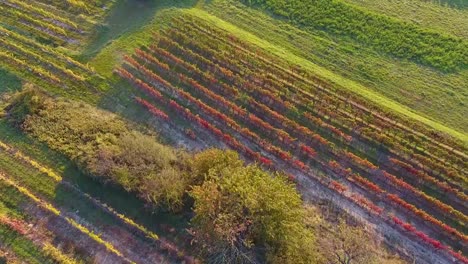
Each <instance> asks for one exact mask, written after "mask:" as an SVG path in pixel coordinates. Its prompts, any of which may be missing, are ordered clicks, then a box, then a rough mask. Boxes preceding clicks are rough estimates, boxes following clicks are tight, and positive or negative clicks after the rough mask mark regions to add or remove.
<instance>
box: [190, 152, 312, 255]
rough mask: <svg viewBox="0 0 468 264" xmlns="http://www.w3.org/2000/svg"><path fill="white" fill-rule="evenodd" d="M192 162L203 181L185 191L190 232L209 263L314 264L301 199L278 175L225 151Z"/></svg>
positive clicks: (310, 233) (291, 186) (293, 188)
mask: <svg viewBox="0 0 468 264" xmlns="http://www.w3.org/2000/svg"><path fill="white" fill-rule="evenodd" d="M214 154H216V155H214ZM213 156H216V157H217V158H216V159H213V158H212V157H213ZM196 160H197V161H198V163H197V165H198V166H200V167H197V166H195V167H194V168H195V170H197V171H200V172H205V181H204V182H203V184H201V185H199V186H196V187H194V188H193V190H192V191H191V192H190V195H191V196H192V197H193V199H194V212H195V217H194V218H193V220H192V223H193V226H194V229H193V231H194V234H195V237H196V239H197V241H198V242H200V243H202V244H203V245H204V246H205V250H206V253H208V255H209V256H210V260H211V262H212V263H253V262H255V261H256V259H257V257H258V256H259V255H263V256H262V257H263V258H266V259H267V260H268V261H269V262H272V263H313V262H315V261H314V258H315V251H314V250H315V246H314V245H315V239H314V236H313V234H312V232H311V231H310V230H309V229H307V228H306V226H305V224H304V220H305V212H304V209H303V205H302V200H301V198H300V196H299V194H298V193H297V191H296V189H295V187H294V186H293V185H291V184H290V183H289V182H288V181H287V179H286V178H285V177H284V176H281V175H277V174H275V175H270V174H268V173H267V172H265V171H263V170H262V169H260V168H259V167H257V166H254V165H251V166H243V165H242V162H240V160H239V158H238V157H237V154H235V153H233V152H230V151H228V152H222V151H215V152H212V153H211V155H206V153H205V154H203V156H201V157H196ZM226 162H227V163H226ZM207 164H211V165H212V166H206V165H207ZM220 164H222V165H221V166H220ZM253 246H255V248H256V249H263V250H257V251H254V250H252V249H253Z"/></svg>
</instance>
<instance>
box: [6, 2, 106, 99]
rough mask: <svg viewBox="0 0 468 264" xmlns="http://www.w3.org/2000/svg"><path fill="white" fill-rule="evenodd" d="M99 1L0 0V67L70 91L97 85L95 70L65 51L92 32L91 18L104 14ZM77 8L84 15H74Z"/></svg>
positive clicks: (86, 90)
mask: <svg viewBox="0 0 468 264" xmlns="http://www.w3.org/2000/svg"><path fill="white" fill-rule="evenodd" d="M100 2H101V1H89V2H88V3H86V4H85V3H84V2H81V1H71V3H72V4H71V6H69V5H68V4H66V5H64V4H63V2H62V1H32V0H31V1H16V0H11V1H10V0H5V1H1V2H0V21H1V22H0V42H1V45H2V47H4V49H2V50H1V51H0V58H1V66H3V67H5V68H6V69H8V70H10V71H11V72H13V73H16V74H18V76H21V77H22V78H24V79H26V80H28V81H31V82H33V83H36V84H38V85H41V86H44V87H50V88H51V90H55V91H61V92H62V93H63V92H68V93H72V94H73V93H74V95H75V96H81V97H85V96H88V95H89V94H90V93H91V92H96V91H97V90H99V89H102V88H103V85H104V84H103V82H102V79H101V78H100V77H99V76H98V75H97V74H96V73H95V72H94V70H93V69H92V68H91V67H89V66H87V65H85V64H82V63H80V62H78V61H76V60H74V59H73V58H72V57H71V56H70V54H71V53H72V51H73V50H74V49H78V48H79V46H78V44H81V43H82V42H84V41H86V40H87V39H88V38H90V37H91V36H92V34H93V32H92V30H93V28H94V27H95V26H96V24H97V22H96V21H95V18H96V17H97V18H99V17H100V16H102V15H103V10H102V8H101V7H100V5H103V3H100ZM107 2H109V3H111V1H107ZM109 3H108V4H109ZM82 12H84V14H85V15H80V16H77V14H81V13H82ZM59 47H60V49H59Z"/></svg>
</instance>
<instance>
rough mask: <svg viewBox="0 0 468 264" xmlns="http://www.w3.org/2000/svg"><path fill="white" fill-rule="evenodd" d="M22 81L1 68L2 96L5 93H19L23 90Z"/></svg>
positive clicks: (0, 84)
mask: <svg viewBox="0 0 468 264" xmlns="http://www.w3.org/2000/svg"><path fill="white" fill-rule="evenodd" d="M21 86H22V81H21V80H20V79H19V78H18V77H17V76H16V75H13V74H11V73H10V72H9V71H7V70H5V69H3V68H0V94H2V93H4V92H12V91H18V90H20V89H21Z"/></svg>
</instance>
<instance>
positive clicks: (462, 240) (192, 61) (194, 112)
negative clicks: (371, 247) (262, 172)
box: [115, 16, 468, 261]
mask: <svg viewBox="0 0 468 264" xmlns="http://www.w3.org/2000/svg"><path fill="white" fill-rule="evenodd" d="M115 73H116V74H118V75H119V76H120V77H122V78H124V79H126V80H128V81H129V82H130V83H131V84H133V85H134V87H135V88H137V89H138V90H139V91H140V92H141V93H142V94H144V95H145V96H141V97H135V101H136V102H137V103H138V104H140V105H142V107H143V108H145V109H147V111H149V112H150V113H151V114H152V115H153V116H154V117H155V118H157V119H160V120H164V121H165V122H169V123H170V124H172V125H174V126H177V123H178V122H179V121H176V120H179V119H181V118H182V119H184V120H185V121H186V122H187V123H190V124H192V126H193V131H201V132H200V133H203V132H204V131H208V132H209V133H211V134H213V135H214V136H216V137H217V138H218V139H219V140H221V141H222V142H224V143H225V144H226V145H227V146H229V147H230V148H232V149H234V150H236V151H238V152H239V153H241V154H242V155H244V157H246V158H247V159H249V160H252V161H256V162H258V163H260V164H263V166H264V167H265V168H268V169H272V170H281V171H286V172H287V173H289V174H290V175H291V178H295V176H293V175H297V174H298V171H299V172H300V174H299V175H304V176H305V177H308V178H310V179H312V180H313V181H314V182H316V183H317V184H320V185H322V186H323V187H325V188H329V189H331V190H334V191H335V192H336V193H338V194H339V195H341V196H343V197H345V198H346V199H348V200H351V201H352V202H354V203H356V204H357V205H359V206H360V207H362V208H365V209H366V210H368V211H369V213H370V214H373V215H376V216H378V217H380V218H381V219H382V221H385V222H388V223H390V224H391V225H393V226H394V228H396V229H399V230H401V231H402V232H403V233H405V235H407V236H410V237H414V238H416V239H418V240H421V241H422V242H423V243H426V244H428V245H430V246H431V247H432V248H433V249H434V250H437V251H442V252H445V253H444V254H447V255H450V256H451V257H452V258H453V259H458V260H459V261H466V258H465V257H464V256H462V255H461V254H460V253H458V251H459V250H462V251H464V250H465V249H466V245H467V242H468V236H467V231H468V229H467V226H466V223H467V220H468V217H467V215H466V212H467V207H466V204H467V199H468V197H467V195H466V194H465V192H464V190H465V189H466V186H467V182H466V177H465V175H466V173H467V172H466V166H465V165H466V161H467V157H466V154H464V153H466V149H464V147H463V146H462V145H457V144H456V143H455V142H441V141H440V140H439V139H438V138H436V137H434V135H432V134H431V133H430V131H428V130H425V129H424V128H423V127H414V126H411V125H410V124H407V123H405V122H404V121H403V120H399V119H398V118H397V117H395V116H390V115H388V114H386V113H384V112H379V111H378V110H377V109H375V108H373V107H372V106H371V105H368V104H367V103H366V102H365V101H362V100H359V99H358V98H356V97H355V96H353V95H351V94H346V93H343V92H342V91H336V90H334V89H333V88H332V87H333V86H332V85H330V84H328V83H326V82H323V81H322V80H320V79H318V78H316V77H315V76H313V75H311V74H310V73H308V72H303V71H301V69H298V68H291V67H289V66H288V65H285V64H283V63H281V61H278V60H276V59H275V58H273V57H271V56H268V55H267V54H265V53H264V52H261V51H259V50H255V49H254V48H252V47H250V46H248V45H247V44H245V43H244V42H242V41H241V40H239V39H237V38H236V37H234V36H232V35H229V34H226V33H224V32H221V31H219V30H217V29H215V28H213V26H210V25H209V24H206V23H202V22H201V21H199V20H194V19H193V18H192V17H190V16H183V17H179V18H177V19H175V20H174V22H173V26H172V28H171V29H169V30H166V31H164V32H162V33H160V34H155V36H154V40H153V42H152V43H151V44H150V45H148V46H144V47H141V48H139V49H137V50H135V54H134V55H132V56H126V57H125V63H124V65H123V66H122V68H118V69H116V70H115ZM191 131H192V130H191ZM191 137H192V138H197V132H195V133H193V135H191ZM453 146H456V147H453ZM299 182H300V181H299ZM464 253H465V254H466V253H467V252H464Z"/></svg>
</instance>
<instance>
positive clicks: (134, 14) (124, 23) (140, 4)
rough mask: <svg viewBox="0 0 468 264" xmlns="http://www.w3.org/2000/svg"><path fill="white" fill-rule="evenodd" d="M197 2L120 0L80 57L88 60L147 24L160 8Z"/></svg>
mask: <svg viewBox="0 0 468 264" xmlns="http://www.w3.org/2000/svg"><path fill="white" fill-rule="evenodd" d="M197 2H198V0H157V1H155V0H119V1H118V2H117V3H116V4H115V5H114V6H113V8H112V10H111V11H110V13H109V15H108V16H107V18H106V19H105V20H104V22H103V23H102V24H101V25H99V26H98V28H97V30H96V33H95V34H94V37H93V38H92V40H91V41H90V43H89V44H88V45H87V46H86V47H85V49H84V51H83V52H82V54H81V55H80V58H79V59H80V60H83V61H88V60H89V59H91V58H92V57H94V56H95V55H96V54H98V53H99V51H100V50H101V49H102V48H104V47H105V46H106V45H108V44H109V43H111V42H112V41H113V40H115V39H117V38H119V37H120V36H122V35H123V34H125V33H128V32H131V31H134V30H137V29H139V28H141V27H142V26H144V25H146V24H147V23H148V22H150V21H151V20H152V19H153V18H154V15H155V14H156V13H157V11H158V10H161V9H165V8H170V7H178V8H188V7H193V6H194V5H195V4H196V3H197Z"/></svg>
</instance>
